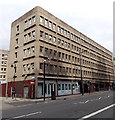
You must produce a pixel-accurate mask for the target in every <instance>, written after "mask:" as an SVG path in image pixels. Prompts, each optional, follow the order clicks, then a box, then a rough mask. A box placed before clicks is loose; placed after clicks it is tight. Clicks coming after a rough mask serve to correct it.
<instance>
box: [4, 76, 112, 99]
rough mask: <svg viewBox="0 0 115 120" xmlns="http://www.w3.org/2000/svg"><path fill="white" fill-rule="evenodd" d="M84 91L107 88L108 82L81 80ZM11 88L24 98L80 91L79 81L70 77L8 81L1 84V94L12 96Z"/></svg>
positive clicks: (17, 95)
mask: <svg viewBox="0 0 115 120" xmlns="http://www.w3.org/2000/svg"><path fill="white" fill-rule="evenodd" d="M83 84H84V86H83V89H84V93H87V92H94V91H100V90H108V89H109V86H110V82H95V83H91V82H90V81H85V80H84V81H83ZM12 88H15V93H16V97H22V98H23V97H24V98H43V97H44V92H45V97H51V95H52V92H53V93H55V96H61V95H71V94H80V93H81V91H82V90H81V81H80V80H71V79H51V78H46V79H45V89H44V79H43V78H40V79H37V82H36V80H24V81H16V82H15V81H13V82H8V83H7V85H5V84H4V85H2V96H5V95H6V91H7V96H9V97H11V96H12Z"/></svg>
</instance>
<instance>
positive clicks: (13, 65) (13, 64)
mask: <svg viewBox="0 0 115 120" xmlns="http://www.w3.org/2000/svg"><path fill="white" fill-rule="evenodd" d="M11 67H13V68H14V76H13V79H14V84H15V77H16V76H15V73H16V64H15V63H12V64H11ZM13 89H14V91H15V93H14V94H15V98H16V85H15V87H14V88H13Z"/></svg>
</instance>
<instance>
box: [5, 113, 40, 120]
mask: <svg viewBox="0 0 115 120" xmlns="http://www.w3.org/2000/svg"><path fill="white" fill-rule="evenodd" d="M40 113H42V112H34V113H29V114H26V115H20V116H17V117H12V118H9V119H6V120H12V119H16V118H22V117H27V116H31V115H35V114H40Z"/></svg>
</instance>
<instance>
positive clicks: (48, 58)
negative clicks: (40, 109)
mask: <svg viewBox="0 0 115 120" xmlns="http://www.w3.org/2000/svg"><path fill="white" fill-rule="evenodd" d="M47 60H48V61H50V59H49V58H48V59H47ZM45 64H46V60H44V101H45V92H46V86H45V72H46V71H45Z"/></svg>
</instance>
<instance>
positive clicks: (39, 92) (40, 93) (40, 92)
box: [37, 83, 43, 97]
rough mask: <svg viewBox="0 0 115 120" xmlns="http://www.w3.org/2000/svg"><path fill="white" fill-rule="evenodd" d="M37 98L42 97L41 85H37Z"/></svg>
mask: <svg viewBox="0 0 115 120" xmlns="http://www.w3.org/2000/svg"><path fill="white" fill-rule="evenodd" d="M37 97H43V83H39V84H38V96H37Z"/></svg>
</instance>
